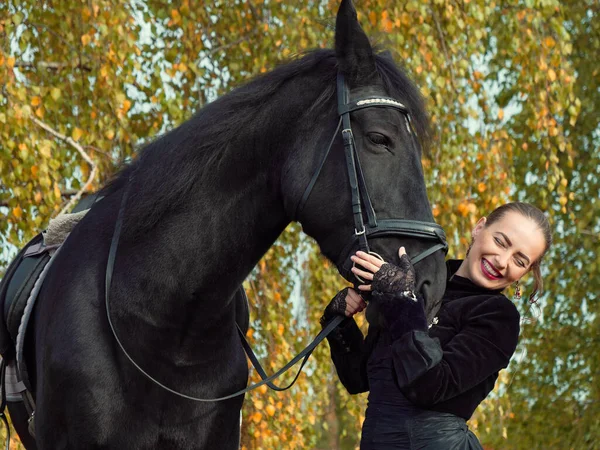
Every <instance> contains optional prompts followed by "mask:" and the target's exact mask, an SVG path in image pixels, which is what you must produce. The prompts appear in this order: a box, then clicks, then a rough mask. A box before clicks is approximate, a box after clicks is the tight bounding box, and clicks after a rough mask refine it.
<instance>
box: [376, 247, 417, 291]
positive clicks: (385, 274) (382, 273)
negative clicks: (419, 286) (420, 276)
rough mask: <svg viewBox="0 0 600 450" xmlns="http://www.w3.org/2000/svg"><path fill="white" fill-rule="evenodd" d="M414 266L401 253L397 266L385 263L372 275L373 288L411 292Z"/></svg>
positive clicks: (413, 285)
mask: <svg viewBox="0 0 600 450" xmlns="http://www.w3.org/2000/svg"><path fill="white" fill-rule="evenodd" d="M415 278H416V275H415V268H414V267H413V265H412V263H411V262H410V258H409V257H408V256H407V255H402V257H401V258H400V263H399V265H398V266H395V265H394V264H389V263H385V264H384V265H383V266H381V268H380V269H379V270H378V271H377V272H375V275H374V276H373V285H372V287H373V290H374V291H379V292H381V293H388V294H397V293H399V292H407V293H412V295H413V296H414V290H415Z"/></svg>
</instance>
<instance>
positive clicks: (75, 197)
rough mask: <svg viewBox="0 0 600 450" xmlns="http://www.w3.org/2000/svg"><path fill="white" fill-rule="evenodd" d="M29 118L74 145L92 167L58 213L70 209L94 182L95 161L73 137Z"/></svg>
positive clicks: (96, 170) (96, 168)
mask: <svg viewBox="0 0 600 450" xmlns="http://www.w3.org/2000/svg"><path fill="white" fill-rule="evenodd" d="M31 120H32V121H33V123H35V124H36V125H37V126H39V127H41V128H43V129H44V130H46V131H47V132H48V133H50V134H52V135H53V136H55V137H57V138H58V139H60V140H62V141H65V142H66V143H67V144H70V145H71V146H72V147H74V148H75V150H77V151H78V152H79V154H80V155H81V157H82V158H83V159H84V160H85V161H86V162H87V163H88V164H89V165H90V166H91V168H92V170H91V172H90V176H89V177H88V179H87V181H86V183H85V184H84V185H83V187H82V188H81V189H79V191H77V193H76V194H75V195H73V196H72V197H71V198H70V200H69V201H68V202H67V204H66V205H65V206H64V208H63V209H61V211H60V212H59V214H64V213H65V212H67V211H68V210H69V209H71V207H72V206H73V205H75V203H77V202H78V201H79V199H80V198H81V196H82V195H83V193H84V192H86V191H87V190H88V189H89V188H90V186H91V185H92V183H93V182H94V178H96V173H97V172H98V167H97V166H96V163H94V161H93V160H92V158H90V156H89V155H88V154H87V153H86V152H85V150H84V149H83V147H82V146H81V145H79V144H78V143H77V142H76V141H75V140H74V139H73V138H71V137H68V136H65V135H64V134H61V133H59V132H58V131H56V130H54V129H52V128H51V127H50V126H49V125H47V124H45V123H44V122H42V121H40V120H38V119H36V118H35V117H31Z"/></svg>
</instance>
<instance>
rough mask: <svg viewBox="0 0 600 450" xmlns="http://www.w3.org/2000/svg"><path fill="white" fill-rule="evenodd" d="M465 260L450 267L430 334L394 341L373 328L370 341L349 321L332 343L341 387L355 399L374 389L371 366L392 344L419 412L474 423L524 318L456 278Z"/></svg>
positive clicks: (402, 386) (495, 295)
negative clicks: (371, 360) (369, 376)
mask: <svg viewBox="0 0 600 450" xmlns="http://www.w3.org/2000/svg"><path fill="white" fill-rule="evenodd" d="M460 263H461V261H448V263H447V265H448V274H449V279H448V281H447V284H446V291H445V293H444V297H443V299H442V305H441V307H440V310H439V311H438V314H437V316H436V318H435V319H434V320H433V324H432V325H431V326H430V328H429V331H422V330H413V331H410V332H407V333H405V334H403V335H402V336H400V337H399V338H398V339H396V340H392V339H391V338H390V336H389V333H388V332H387V330H386V329H385V328H381V327H380V326H377V325H374V324H373V323H370V325H369V332H368V334H367V337H366V338H363V334H362V333H361V331H360V330H359V328H358V326H357V325H356V322H354V320H353V319H347V320H346V321H344V322H342V324H340V326H339V327H338V328H337V329H336V330H334V332H333V333H332V334H331V335H330V337H329V338H328V340H329V344H330V348H331V357H332V360H333V362H334V364H335V367H336V370H337V373H338V376H339V378H340V381H341V382H342V384H343V385H344V386H345V387H346V389H347V390H348V392H350V393H351V394H355V393H359V392H366V391H368V390H369V381H368V379H367V364H368V360H369V355H370V353H371V352H372V351H373V349H374V348H375V347H377V346H382V345H384V346H387V345H391V347H392V348H391V352H390V354H391V358H392V368H393V369H392V370H393V377H394V380H395V383H396V386H397V388H398V389H399V390H400V391H401V392H402V394H403V395H404V396H405V397H406V398H407V399H408V400H410V402H411V403H413V404H414V405H415V406H417V407H420V408H423V409H428V410H432V411H439V412H446V413H451V414H455V415H457V416H459V417H463V418H464V419H469V418H470V417H471V415H472V414H473V411H475V409H476V408H477V406H478V405H479V403H480V402H481V401H482V400H483V399H484V398H485V397H486V396H487V395H488V394H489V392H490V391H491V390H492V389H493V388H494V383H495V382H496V379H497V378H498V372H499V371H500V370H501V369H503V368H505V367H506V366H508V363H509V361H510V358H511V356H512V355H513V353H514V351H515V349H516V346H517V340H518V336H519V319H520V316H519V312H518V311H517V308H516V307H515V305H514V304H513V303H512V302H511V301H510V300H509V299H508V298H506V297H505V296H504V295H502V294H501V293H500V291H491V290H487V289H483V288H481V287H479V286H476V285H475V284H474V283H472V282H471V281H470V280H468V279H466V278H463V277H459V276H456V275H453V274H454V273H455V272H456V271H457V270H458V267H459V266H460Z"/></svg>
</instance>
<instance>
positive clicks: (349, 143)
mask: <svg viewBox="0 0 600 450" xmlns="http://www.w3.org/2000/svg"><path fill="white" fill-rule="evenodd" d="M337 95H338V114H339V116H340V120H339V122H338V126H337V128H336V130H335V132H334V135H333V137H332V139H331V141H330V143H329V146H328V147H327V150H326V152H325V154H324V156H323V158H322V160H321V163H320V165H319V167H318V168H317V170H316V171H315V172H314V174H313V176H312V178H311V180H310V182H309V184H308V185H307V187H306V189H305V191H304V195H303V196H302V198H301V200H300V202H299V203H298V206H297V208H296V217H297V216H298V214H299V213H300V212H301V211H302V209H303V208H304V205H305V204H306V202H307V200H308V198H309V197H310V193H311V192H312V189H313V187H314V185H315V183H316V182H317V179H318V177H319V174H320V173H321V170H322V168H323V166H324V164H325V161H326V159H327V156H328V155H329V152H330V150H331V148H332V145H333V142H334V141H335V138H336V136H337V134H338V131H339V130H340V126H342V125H343V128H342V138H343V141H344V150H345V155H346V167H347V170H348V176H349V180H350V188H351V193H352V212H353V217H354V225H355V232H354V236H353V239H352V241H351V242H350V243H349V244H348V246H347V247H346V249H345V251H346V252H348V251H350V249H351V248H352V247H353V246H354V244H355V243H356V241H357V240H358V243H359V246H360V248H361V250H363V251H366V252H370V250H369V244H368V238H369V237H370V238H374V237H380V236H386V235H401V236H409V237H415V238H419V239H427V240H434V241H439V242H437V243H435V244H434V245H432V246H431V247H430V248H428V249H427V250H425V251H423V252H421V253H420V254H419V255H417V256H415V257H412V258H411V260H412V262H413V264H416V263H417V262H419V261H421V260H422V259H423V258H426V257H427V256H429V255H432V254H433V253H435V252H437V251H438V250H444V251H447V249H448V244H447V243H446V236H445V234H444V230H443V229H442V228H441V227H440V226H439V225H437V224H436V223H433V222H422V221H417V220H406V219H383V220H379V221H378V220H377V217H376V215H375V210H374V209H373V204H372V202H371V199H370V197H369V193H368V191H367V186H366V183H365V178H364V175H363V171H362V167H361V165H360V160H359V159H358V154H357V152H356V149H355V142H354V136H353V134H352V128H351V126H350V113H351V112H352V111H356V110H358V109H362V108H368V107H388V108H395V109H397V110H399V111H400V112H402V114H404V116H405V119H406V126H407V129H408V131H409V134H410V135H411V140H412V143H413V145H414V136H413V133H412V131H411V130H412V128H411V126H410V118H409V117H410V115H409V111H408V109H407V108H406V107H405V106H404V105H403V104H402V103H400V102H398V101H397V100H394V99H393V98H389V97H366V98H362V99H359V100H354V101H352V102H348V89H347V86H346V83H345V81H344V78H343V75H342V74H339V73H338V77H337ZM129 186H130V183H128V184H127V186H126V187H125V191H124V193H123V197H122V198H121V205H120V207H119V213H118V216H117V220H116V222H115V229H114V232H113V236H112V240H111V244H110V249H109V253H108V262H107V265H106V276H105V306H106V316H107V319H108V324H109V326H110V329H111V331H112V334H113V337H114V338H115V341H116V342H117V344H118V346H119V348H120V349H121V351H122V352H123V354H124V355H125V356H126V357H127V359H128V360H129V361H130V362H131V364H133V366H134V367H135V368H136V369H137V370H138V371H139V372H140V373H141V374H142V375H144V376H145V377H146V378H148V379H149V380H150V381H152V382H153V383H154V384H156V385H157V386H159V387H161V388H162V389H164V390H166V391H168V392H170V393H172V394H174V395H177V396H179V397H182V398H185V399H187V400H192V401H196V402H215V401H222V400H227V399H230V398H234V397H237V396H239V395H242V394H245V393H246V392H248V391H251V390H253V389H256V388H258V387H260V386H263V385H267V386H269V387H270V388H271V389H274V390H276V391H284V390H286V389H289V388H290V387H292V386H293V384H294V383H295V382H296V380H297V379H298V377H299V376H300V373H301V371H302V368H303V367H304V365H305V364H306V362H307V361H308V358H309V357H310V355H311V354H312V352H313V351H314V349H315V348H316V347H317V345H319V344H320V343H321V341H323V340H324V339H325V338H326V337H327V336H328V335H329V334H330V333H331V332H332V331H333V330H334V329H335V328H336V327H337V326H338V325H339V324H340V323H341V322H342V321H343V320H345V319H346V317H345V316H337V317H335V318H334V319H333V320H331V321H330V322H329V323H328V324H327V325H326V326H325V328H323V329H322V330H321V332H320V333H319V334H318V335H317V336H316V337H315V338H314V339H313V341H312V342H311V343H310V344H309V345H308V346H307V347H306V348H305V349H304V350H302V351H301V352H300V353H299V354H298V355H296V356H295V357H294V358H293V359H292V360H290V361H289V362H288V363H287V364H286V365H285V366H283V367H282V368H281V369H279V370H278V371H277V372H275V373H274V374H272V375H270V376H269V375H267V373H266V372H265V370H264V369H263V367H262V366H261V364H260V362H259V361H258V358H257V357H256V355H255V354H254V352H253V351H252V348H251V347H250V345H249V344H248V342H247V341H246V338H245V336H244V332H243V331H242V330H241V329H240V328H239V326H238V327H237V330H238V334H239V336H240V338H241V341H242V345H243V347H244V350H245V352H246V354H247V355H248V358H249V359H250V361H251V362H252V364H253V365H254V368H255V369H256V371H257V373H258V374H259V375H260V377H261V381H259V382H257V383H254V384H252V385H250V386H247V387H246V388H245V389H241V390H239V391H237V392H234V393H232V394H229V395H226V396H223V397H217V398H198V397H193V396H191V395H187V394H184V393H181V392H178V391H176V390H174V389H172V388H170V387H168V386H166V385H165V384H163V383H161V382H160V381H158V380H156V379H155V378H154V377H152V376H151V375H150V374H148V373H147V372H146V371H145V370H144V369H143V368H142V367H140V365H139V364H138V363H136V362H135V360H134V359H133V358H132V357H131V356H130V355H129V353H128V352H127V350H126V349H125V347H124V346H123V343H122V342H121V340H120V339H119V337H118V335H117V331H116V329H115V326H114V324H113V322H112V319H111V315H110V301H109V299H110V286H111V282H112V275H113V271H114V265H115V260H116V255H117V248H118V245H119V238H120V235H121V229H122V226H123V217H124V214H125V206H126V204H127V198H128V196H129ZM361 199H362V201H361ZM363 202H364V207H365V209H366V214H367V225H366V226H365V223H364V220H363V212H362V211H363ZM370 253H371V252H370ZM236 325H237V324H236ZM300 360H302V364H301V365H300V368H299V369H298V372H297V374H296V376H295V377H294V379H293V380H292V382H291V383H290V384H289V385H288V386H285V387H280V386H277V385H275V384H273V383H272V381H273V380H275V379H276V378H278V377H279V376H281V375H282V374H283V373H285V372H287V371H288V370H289V369H290V368H291V367H293V366H294V365H296V364H297V363H298V362H299V361H300Z"/></svg>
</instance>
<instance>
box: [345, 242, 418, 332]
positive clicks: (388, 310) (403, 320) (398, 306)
mask: <svg viewBox="0 0 600 450" xmlns="http://www.w3.org/2000/svg"><path fill="white" fill-rule="evenodd" d="M398 255H399V256H400V262H399V264H398V266H396V265H394V264H389V263H386V262H383V261H381V260H379V259H377V258H375V257H374V256H372V255H368V254H366V253H365V252H357V253H356V256H352V257H351V259H352V261H354V263H355V265H356V267H353V268H352V272H353V273H354V274H355V275H358V276H360V277H361V278H363V279H364V280H369V281H372V283H371V284H361V285H360V286H358V289H359V290H360V291H362V292H366V291H373V300H372V302H373V303H374V304H375V303H376V304H377V308H378V311H379V314H380V317H381V320H382V322H381V323H382V326H383V328H385V329H387V331H388V332H389V333H390V336H391V338H392V341H395V340H397V339H400V338H401V337H402V336H403V335H404V334H405V333H408V332H410V331H413V330H421V331H427V319H426V317H425V309H424V307H423V299H422V297H417V296H416V295H415V292H414V291H415V278H416V275H415V269H414V267H413V265H412V263H411V262H410V258H409V257H408V255H407V254H406V250H405V249H404V247H400V249H399V250H398Z"/></svg>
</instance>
